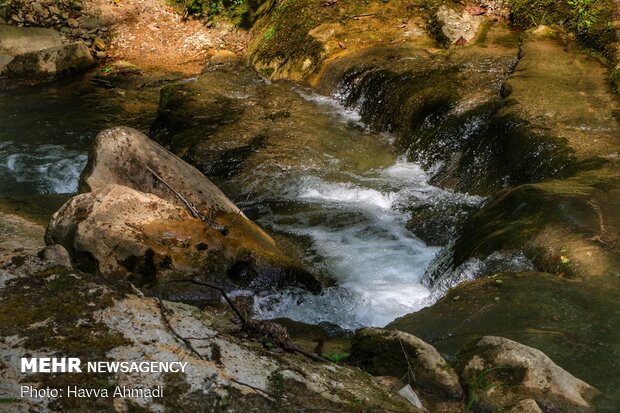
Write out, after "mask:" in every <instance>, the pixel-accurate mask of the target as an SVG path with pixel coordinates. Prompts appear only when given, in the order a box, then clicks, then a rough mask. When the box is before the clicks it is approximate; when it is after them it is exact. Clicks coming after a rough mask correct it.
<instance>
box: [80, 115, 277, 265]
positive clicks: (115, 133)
mask: <svg viewBox="0 0 620 413" xmlns="http://www.w3.org/2000/svg"><path fill="white" fill-rule="evenodd" d="M149 169H150V171H149ZM151 171H152V172H151ZM153 172H154V173H153ZM80 181H81V183H80V192H88V191H94V190H96V189H99V188H103V187H104V186H106V185H110V184H118V185H124V186H128V187H130V188H133V189H135V190H136V191H140V192H146V193H150V194H154V195H157V196H158V197H160V198H162V199H164V200H166V201H168V202H170V203H171V204H173V205H177V206H179V207H181V208H184V209H187V205H186V204H185V202H184V201H183V200H182V199H181V197H182V198H184V199H185V200H186V201H187V202H189V203H190V204H191V205H192V206H193V207H194V208H195V209H196V210H197V211H198V212H199V213H201V214H204V215H205V216H207V217H209V218H210V219H211V220H213V221H214V222H216V223H217V225H219V226H220V227H221V228H225V229H226V233H227V237H228V238H229V239H235V240H239V241H240V242H246V243H248V242H249V243H252V244H255V245H256V247H257V248H260V249H262V250H264V251H265V253H267V254H275V255H282V251H281V250H280V249H279V248H278V246H277V245H276V243H275V241H274V240H273V239H272V238H271V237H270V236H269V235H268V234H267V233H265V232H264V231H263V230H262V229H261V228H260V227H258V226H257V225H256V224H254V223H253V222H252V221H250V220H249V219H248V218H247V217H246V216H245V215H244V214H243V212H241V211H240V210H239V208H237V206H236V205H235V204H234V203H233V202H232V201H231V200H230V199H228V197H226V195H224V193H223V192H222V191H220V189H219V188H218V187H217V186H215V185H214V184H213V183H212V182H211V181H210V180H209V179H208V178H207V177H205V176H204V175H203V174H202V173H201V172H200V171H198V170H197V169H196V168H194V167H193V166H191V165H189V164H188V163H186V162H184V161H183V160H182V159H180V158H179V157H177V156H176V155H174V154H173V153H171V152H169V151H168V150H166V149H165V148H163V147H162V146H160V145H159V144H157V143H156V142H155V141H153V140H151V139H149V137H148V136H146V135H144V134H143V133H141V132H139V131H137V130H135V129H132V128H127V127H116V128H112V129H108V130H106V131H103V132H101V133H100V134H99V135H98V136H97V137H96V139H95V143H94V145H93V147H92V149H91V151H90V154H89V158H88V163H87V164H86V168H85V169H84V172H83V173H82V176H81V179H80ZM175 191H176V193H175ZM179 195H181V197H179Z"/></svg>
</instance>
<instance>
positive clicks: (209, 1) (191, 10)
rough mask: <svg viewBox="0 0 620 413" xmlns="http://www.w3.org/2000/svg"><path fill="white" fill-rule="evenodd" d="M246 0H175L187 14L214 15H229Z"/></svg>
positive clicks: (243, 4)
mask: <svg viewBox="0 0 620 413" xmlns="http://www.w3.org/2000/svg"><path fill="white" fill-rule="evenodd" d="M246 1H247V0H177V3H179V4H181V5H182V6H183V8H184V9H185V12H186V13H187V14H188V15H193V16H208V17H214V16H219V15H229V14H230V13H231V12H232V11H233V10H235V9H237V8H240V7H243V6H245V4H246Z"/></svg>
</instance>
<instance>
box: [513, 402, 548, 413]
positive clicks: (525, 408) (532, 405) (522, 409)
mask: <svg viewBox="0 0 620 413" xmlns="http://www.w3.org/2000/svg"><path fill="white" fill-rule="evenodd" d="M508 413H543V411H542V410H540V407H538V404H537V403H536V401H534V400H532V399H525V400H521V401H520V402H519V403H517V405H516V406H514V407H513V408H512V409H510V410H509V411H508Z"/></svg>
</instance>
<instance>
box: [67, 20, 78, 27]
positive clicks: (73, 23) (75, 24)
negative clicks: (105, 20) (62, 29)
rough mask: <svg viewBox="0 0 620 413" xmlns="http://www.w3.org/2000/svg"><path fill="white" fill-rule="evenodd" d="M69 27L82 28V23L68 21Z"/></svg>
mask: <svg viewBox="0 0 620 413" xmlns="http://www.w3.org/2000/svg"><path fill="white" fill-rule="evenodd" d="M67 25H68V26H69V27H73V28H75V27H80V22H79V21H77V20H75V19H67Z"/></svg>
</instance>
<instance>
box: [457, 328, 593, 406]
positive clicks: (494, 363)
mask: <svg viewBox="0 0 620 413" xmlns="http://www.w3.org/2000/svg"><path fill="white" fill-rule="evenodd" d="M457 368H458V370H459V374H460V375H461V377H462V378H463V380H465V381H466V382H467V383H469V384H470V386H474V384H473V383H475V382H476V381H478V382H479V381H480V380H483V381H484V383H485V386H484V387H482V386H479V387H478V388H471V389H470V391H476V402H475V403H476V406H477V408H478V409H480V410H482V411H498V410H502V409H504V408H507V407H510V406H512V405H514V404H516V403H519V402H520V401H521V400H524V399H533V400H535V401H536V403H537V404H538V405H539V406H541V407H542V409H544V410H545V411H562V412H564V411H565V412H575V413H591V412H594V411H596V408H595V407H594V405H593V403H592V400H593V398H594V397H595V396H596V395H598V391H597V390H596V389H595V388H594V387H592V386H590V385H589V384H587V383H585V382H583V381H581V380H579V379H577V378H575V377H574V376H572V375H571V374H570V373H569V372H567V371H566V370H564V369H562V368H561V367H559V366H558V365H556V364H555V363H554V362H553V361H552V360H551V359H550V358H549V357H547V356H546V355H545V354H544V353H543V352H541V351H540V350H537V349H535V348H532V347H528V346H525V345H523V344H520V343H517V342H516V341H512V340H509V339H507V338H503V337H493V336H485V337H482V338H481V339H479V340H475V341H474V342H472V343H470V344H469V345H468V346H466V347H465V348H464V349H462V350H461V352H460V353H459V356H458V366H457ZM482 374H484V377H482V378H481V375H482Z"/></svg>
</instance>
